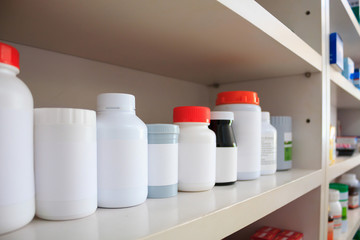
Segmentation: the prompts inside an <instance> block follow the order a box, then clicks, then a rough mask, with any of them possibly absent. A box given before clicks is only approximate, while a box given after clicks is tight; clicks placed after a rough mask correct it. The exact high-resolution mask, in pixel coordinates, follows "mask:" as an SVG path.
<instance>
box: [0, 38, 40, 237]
mask: <svg viewBox="0 0 360 240" xmlns="http://www.w3.org/2000/svg"><path fill="white" fill-rule="evenodd" d="M18 73H19V53H18V51H17V50H16V49H15V48H13V47H11V46H9V45H7V44H4V43H0V234H3V233H6V232H9V231H12V230H15V229H18V228H20V227H22V226H24V225H26V224H27V223H29V222H30V221H31V220H32V218H33V217H34V214H35V191H34V163H33V108H34V103H33V98H32V95H31V93H30V90H29V89H28V88H27V86H26V85H25V84H24V83H23V82H22V81H21V80H20V79H19V78H17V77H16V75H17V74H18Z"/></svg>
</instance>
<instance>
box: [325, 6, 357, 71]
mask: <svg viewBox="0 0 360 240" xmlns="http://www.w3.org/2000/svg"><path fill="white" fill-rule="evenodd" d="M330 31H331V32H338V33H339V34H340V36H341V38H342V39H343V41H344V56H345V57H350V58H351V59H352V60H353V61H354V62H355V63H356V64H357V67H359V66H358V65H359V64H360V54H359V49H360V25H359V23H358V21H357V20H356V18H355V15H354V13H353V11H352V10H351V7H350V5H349V3H348V1H347V0H330Z"/></svg>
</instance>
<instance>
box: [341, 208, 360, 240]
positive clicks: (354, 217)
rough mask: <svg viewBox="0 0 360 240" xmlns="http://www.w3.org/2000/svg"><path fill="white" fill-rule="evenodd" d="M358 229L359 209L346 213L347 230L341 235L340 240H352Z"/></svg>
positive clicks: (359, 224)
mask: <svg viewBox="0 0 360 240" xmlns="http://www.w3.org/2000/svg"><path fill="white" fill-rule="evenodd" d="M359 227H360V208H357V209H353V210H349V211H348V229H347V231H346V232H345V233H342V234H341V237H340V240H352V239H353V237H354V235H355V233H356V231H357V230H358V228H359Z"/></svg>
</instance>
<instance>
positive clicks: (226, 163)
mask: <svg viewBox="0 0 360 240" xmlns="http://www.w3.org/2000/svg"><path fill="white" fill-rule="evenodd" d="M236 178H237V148H236V147H217V148H216V178H215V179H216V182H217V183H221V182H233V181H236Z"/></svg>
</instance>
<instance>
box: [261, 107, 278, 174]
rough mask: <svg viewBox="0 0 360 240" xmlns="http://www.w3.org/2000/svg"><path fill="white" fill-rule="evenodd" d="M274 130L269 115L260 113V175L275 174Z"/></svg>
mask: <svg viewBox="0 0 360 240" xmlns="http://www.w3.org/2000/svg"><path fill="white" fill-rule="evenodd" d="M276 137H277V133H276V128H274V127H273V126H272V125H271V124H270V113H269V112H261V175H270V174H274V173H275V172H276V161H277V160H276V151H277V148H276V143H277V139H276Z"/></svg>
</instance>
